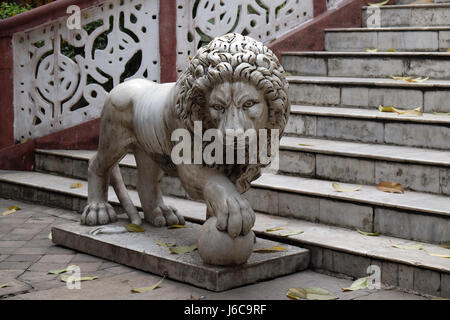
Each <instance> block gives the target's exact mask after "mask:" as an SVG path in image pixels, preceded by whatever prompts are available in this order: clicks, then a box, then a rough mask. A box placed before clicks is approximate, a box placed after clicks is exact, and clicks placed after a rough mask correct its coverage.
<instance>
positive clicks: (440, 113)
mask: <svg viewBox="0 0 450 320" xmlns="http://www.w3.org/2000/svg"><path fill="white" fill-rule="evenodd" d="M433 114H435V115H437V116H450V112H433Z"/></svg>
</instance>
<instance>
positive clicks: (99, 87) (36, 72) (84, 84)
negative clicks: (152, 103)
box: [13, 0, 160, 141]
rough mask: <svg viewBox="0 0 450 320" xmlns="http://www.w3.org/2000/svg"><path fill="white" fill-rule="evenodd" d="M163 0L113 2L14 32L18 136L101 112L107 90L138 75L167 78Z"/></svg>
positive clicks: (22, 137) (41, 132)
mask: <svg viewBox="0 0 450 320" xmlns="http://www.w3.org/2000/svg"><path fill="white" fill-rule="evenodd" d="M158 10H159V1H158V0H110V1H105V2H104V3H102V4H101V5H100V6H96V7H92V8H88V9H86V10H83V11H81V17H80V18H81V29H73V30H70V29H69V28H68V27H67V24H66V20H67V17H64V18H61V19H59V20H57V21H56V22H52V23H50V24H46V25H44V26H40V27H38V28H35V29H32V30H28V31H25V32H19V33H16V34H14V36H13V50H14V91H15V92H14V94H15V96H14V107H15V118H14V122H15V123H14V126H15V129H14V130H15V138H16V141H23V140H25V139H27V138H36V137H40V136H43V135H46V134H48V133H51V132H55V131H58V130H61V129H64V128H67V127H71V126H73V125H76V124H79V123H82V122H84V121H87V120H91V119H94V118H98V117H99V116H100V112H101V109H102V107H103V103H104V101H105V98H106V95H107V93H108V92H109V91H110V90H111V89H112V88H113V87H114V86H116V85H118V84H119V83H121V82H123V81H126V80H128V79H132V78H147V79H149V80H153V81H156V82H158V81H159V80H160V63H159V62H160V58H159V28H158V18H159V17H158V14H159V12H158Z"/></svg>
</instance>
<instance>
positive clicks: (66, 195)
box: [0, 171, 450, 297]
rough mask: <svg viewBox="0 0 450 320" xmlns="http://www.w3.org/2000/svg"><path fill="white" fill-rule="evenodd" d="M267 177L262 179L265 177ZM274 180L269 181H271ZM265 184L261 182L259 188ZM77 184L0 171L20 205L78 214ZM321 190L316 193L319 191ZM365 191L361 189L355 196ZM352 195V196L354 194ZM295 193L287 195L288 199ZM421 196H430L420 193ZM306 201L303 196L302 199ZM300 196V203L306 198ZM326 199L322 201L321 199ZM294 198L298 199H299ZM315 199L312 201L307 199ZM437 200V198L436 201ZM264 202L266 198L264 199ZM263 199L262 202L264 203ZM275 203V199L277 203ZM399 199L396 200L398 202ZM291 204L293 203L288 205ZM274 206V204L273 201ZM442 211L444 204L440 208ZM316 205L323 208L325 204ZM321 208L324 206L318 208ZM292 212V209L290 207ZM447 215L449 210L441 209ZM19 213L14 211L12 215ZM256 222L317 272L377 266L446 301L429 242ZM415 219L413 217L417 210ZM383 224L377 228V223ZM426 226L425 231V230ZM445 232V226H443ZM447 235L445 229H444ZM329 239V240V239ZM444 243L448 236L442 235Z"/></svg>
mask: <svg viewBox="0 0 450 320" xmlns="http://www.w3.org/2000/svg"><path fill="white" fill-rule="evenodd" d="M266 178H267V177H266ZM273 178H274V177H269V179H273ZM286 178H287V179H286V182H287V184H286V185H285V186H284V188H289V186H290V185H292V184H291V182H290V179H291V177H286ZM296 179H297V180H298V181H303V182H305V181H309V182H310V183H308V185H311V187H312V188H307V189H309V191H308V190H305V191H306V192H307V193H309V194H311V195H312V194H314V193H317V192H318V191H317V185H316V184H315V183H314V180H306V179H300V178H296ZM265 180H266V181H261V183H260V185H261V186H262V185H263V184H264V183H267V179H265ZM76 181H77V180H75V179H71V178H64V177H59V176H52V175H49V174H43V173H38V172H17V171H0V186H1V187H0V196H1V197H4V198H11V199H21V200H25V201H33V202H39V203H42V204H46V205H51V206H58V207H62V208H66V209H70V210H75V211H80V209H81V208H83V206H84V205H85V203H86V198H87V184H86V183H84V184H83V186H82V187H81V188H79V189H71V188H70V185H71V184H72V183H73V182H76ZM292 187H295V188H296V189H297V191H298V190H299V188H303V187H304V183H303V184H299V185H294V186H292ZM324 191H325V190H324V188H322V191H321V192H322V193H323V192H324ZM129 192H130V196H131V198H132V200H133V202H134V203H135V205H136V206H138V207H140V202H139V198H138V195H137V193H136V191H134V190H130V191H129ZM325 192H329V193H330V194H329V196H330V197H335V196H338V197H342V196H344V197H354V196H355V195H354V194H353V195H348V194H347V195H339V194H332V191H331V190H327V191H325ZM364 192H367V190H366V187H364V188H363V189H362V190H361V192H360V193H364ZM355 194H356V193H355ZM380 194H382V195H383V196H384V197H385V198H386V199H388V200H389V201H394V202H396V201H397V202H398V204H400V202H401V201H402V200H400V199H401V198H404V197H406V198H408V197H411V195H412V194H413V193H405V194H404V195H396V196H400V197H396V196H394V197H393V196H392V195H387V194H383V193H382V192H380ZM293 195H295V193H294V194H291V196H293ZM426 196H427V197H431V198H433V197H435V198H436V196H433V195H426ZM305 197H306V198H307V196H305ZM306 198H305V199H306ZM326 198H328V197H326ZM431 198H426V199H425V198H422V199H421V201H418V200H419V199H420V198H417V199H416V209H419V211H420V207H423V206H425V205H426V204H428V203H429V204H430V205H432V206H434V208H435V209H436V210H438V211H441V210H442V208H443V207H444V206H445V205H444V206H442V205H441V206H439V204H438V203H437V202H436V201H434V200H432V199H431ZM299 199H300V198H299ZM311 199H316V198H311ZM436 199H437V198H436ZM267 200H268V199H267ZM267 200H266V201H265V202H267ZM280 200H281V199H280ZM322 200H324V201H326V202H330V204H333V203H339V202H336V201H334V200H329V199H325V198H324V199H322ZM405 200H406V199H404V200H403V201H404V205H403V207H405V206H406V207H408V208H410V207H411V202H410V201H407V200H406V201H405ZM109 201H110V202H111V203H113V204H114V205H117V204H118V202H117V198H116V196H115V194H114V192H113V191H112V189H111V188H110V190H109ZM372 201H375V202H376V199H372ZM399 201H400V202H399ZM165 202H166V203H167V204H168V205H172V206H174V207H176V208H178V209H179V211H180V212H181V213H182V214H183V215H184V216H185V217H186V219H187V220H188V221H191V222H197V223H202V222H203V221H204V219H205V211H206V208H205V205H204V204H202V203H200V202H195V201H190V200H186V199H180V198H173V197H165ZM279 203H280V205H286V204H287V202H283V201H280V202H279ZM290 204H291V205H292V204H293V203H290ZM309 204H310V203H308V202H306V201H303V202H302V205H301V206H299V207H298V208H296V210H297V209H298V210H302V211H307V208H306V206H308V205H309ZM277 205H278V201H277ZM446 205H447V207H448V203H447V204H446ZM322 207H323V208H324V207H326V205H325V202H324V204H323V205H322ZM328 208H329V209H328V210H330V211H331V210H332V211H333V212H334V213H337V212H339V208H338V207H336V206H333V207H331V206H330V205H328ZM324 209H325V210H326V208H324ZM290 210H291V211H292V207H291V209H290ZM447 210H448V211H447V214H449V212H450V208H447ZM17 214H20V211H19V212H18V213H17ZM256 215H257V218H256V223H255V226H254V228H253V229H254V231H255V232H256V233H257V234H258V235H259V236H261V237H265V238H268V239H273V240H275V241H280V242H282V243H283V242H288V243H289V244H292V245H299V246H301V247H304V248H306V249H309V250H310V253H311V262H310V267H311V268H313V269H315V270H318V271H321V270H323V271H328V272H333V273H336V274H345V275H348V276H351V277H357V278H359V277H363V276H366V275H367V274H366V270H367V267H368V266H369V265H377V266H379V267H380V269H381V270H380V271H381V273H380V274H381V281H382V282H383V283H386V284H390V285H395V286H399V287H402V288H405V289H411V290H415V291H418V292H421V293H427V294H432V295H436V296H443V297H450V260H448V259H445V258H441V257H437V256H431V255H429V254H428V252H431V253H438V254H446V253H448V252H447V250H446V249H444V248H442V247H440V246H437V245H433V244H429V243H422V246H423V249H424V250H406V249H398V248H394V247H392V243H396V244H405V243H408V244H409V243H411V242H409V241H405V240H402V239H399V238H396V237H391V236H388V235H380V236H378V237H368V236H363V235H361V234H359V233H358V232H356V231H354V230H349V229H345V228H339V227H333V226H327V225H322V224H317V223H312V222H308V221H304V220H299V219H293V218H292V217H287V214H286V216H285V217H283V216H273V215H266V214H262V213H258V212H257V213H256ZM415 215H419V213H418V212H417V213H416V214H415ZM381 225H383V224H381ZM280 226H283V227H284V228H285V229H284V230H282V231H276V232H269V231H267V229H269V228H274V227H280ZM387 226H388V227H397V228H403V229H405V230H406V229H408V230H412V229H413V228H415V227H416V225H415V224H414V223H413V224H408V223H407V221H401V222H400V223H398V222H397V223H396V224H392V225H387ZM442 226H443V224H442V223H441V224H438V223H436V224H435V225H434V227H433V230H434V232H437V228H439V227H442ZM427 227H430V228H429V229H427ZM447 229H448V227H447ZM290 230H292V231H296V230H303V231H304V233H302V234H300V235H294V236H291V237H289V238H286V237H283V236H281V235H280V233H282V232H283V231H290ZM420 230H422V231H423V230H431V226H428V225H424V224H423V222H422V221H420ZM447 231H448V230H447ZM330 235H333V236H330ZM446 239H447V240H448V239H449V237H448V236H447V238H446Z"/></svg>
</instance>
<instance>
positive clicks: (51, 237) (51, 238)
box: [48, 232, 53, 240]
mask: <svg viewBox="0 0 450 320" xmlns="http://www.w3.org/2000/svg"><path fill="white" fill-rule="evenodd" d="M48 238H49V239H50V240H53V236H52V233H51V232H50V233H49V234H48Z"/></svg>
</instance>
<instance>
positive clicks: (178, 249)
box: [169, 244, 197, 254]
mask: <svg viewBox="0 0 450 320" xmlns="http://www.w3.org/2000/svg"><path fill="white" fill-rule="evenodd" d="M169 250H170V252H171V253H174V254H184V253H189V252H192V251H195V250H197V245H196V244H193V245H192V246H183V247H172V248H169Z"/></svg>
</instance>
